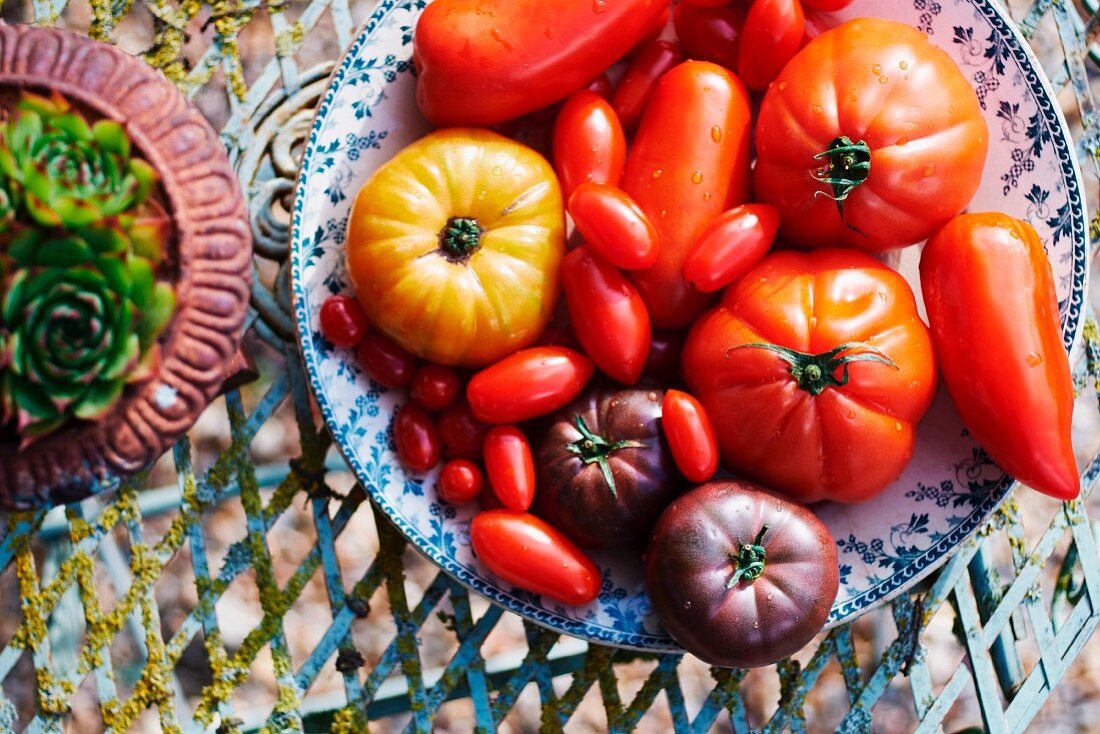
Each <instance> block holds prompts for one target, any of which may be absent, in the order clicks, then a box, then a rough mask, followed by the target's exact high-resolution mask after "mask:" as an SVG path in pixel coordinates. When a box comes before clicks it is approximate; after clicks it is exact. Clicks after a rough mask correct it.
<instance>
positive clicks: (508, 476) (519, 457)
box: [482, 426, 535, 512]
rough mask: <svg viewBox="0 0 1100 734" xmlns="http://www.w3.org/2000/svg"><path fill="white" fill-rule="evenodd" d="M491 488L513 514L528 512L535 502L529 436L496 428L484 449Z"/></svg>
mask: <svg viewBox="0 0 1100 734" xmlns="http://www.w3.org/2000/svg"><path fill="white" fill-rule="evenodd" d="M482 455H483V456H484V457H485V473H486V474H487V475H488V477H489V485H490V486H491V487H492V488H493V493H494V494H495V495H496V496H497V499H499V500H500V502H501V504H503V505H504V506H505V507H507V508H508V509H509V510H519V511H520V512H526V511H527V510H529V509H531V503H532V502H534V500H535V461H534V459H533V458H532V457H531V446H530V444H528V443H527V436H525V435H523V431H521V430H520V429H518V428H516V427H515V426H494V427H493V428H492V429H490V431H489V433H488V434H486V436H485V443H484V446H483V448H482Z"/></svg>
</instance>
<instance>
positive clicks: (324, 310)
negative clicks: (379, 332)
mask: <svg viewBox="0 0 1100 734" xmlns="http://www.w3.org/2000/svg"><path fill="white" fill-rule="evenodd" d="M320 319H321V334H323V335H324V337H325V338H326V339H328V340H329V341H330V342H332V343H333V344H335V345H336V346H338V347H354V346H355V345H356V344H358V343H359V341H360V340H361V339H362V338H363V335H364V334H366V333H367V313H366V311H364V310H363V307H362V306H360V305H359V301H357V300H355V299H354V298H352V297H351V296H342V295H336V296H329V297H328V298H326V299H325V302H324V303H323V304H321V314H320Z"/></svg>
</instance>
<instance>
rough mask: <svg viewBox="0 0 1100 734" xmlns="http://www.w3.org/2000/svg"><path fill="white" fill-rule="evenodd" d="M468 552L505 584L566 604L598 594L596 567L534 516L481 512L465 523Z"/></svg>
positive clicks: (583, 602)
mask: <svg viewBox="0 0 1100 734" xmlns="http://www.w3.org/2000/svg"><path fill="white" fill-rule="evenodd" d="M470 542H471V543H472V544H473V546H474V553H476V554H477V557H478V559H479V560H480V561H481V562H482V563H484V564H485V565H486V566H487V567H488V568H489V570H490V571H492V572H493V573H494V574H496V575H497V576H499V577H500V578H501V579H503V580H504V581H507V582H508V583H510V584H514V585H515V586H518V587H520V588H521V589H526V590H527V591H532V592H534V593H536V594H544V595H546V596H549V597H551V598H553V599H557V600H558V601H562V602H564V603H566V604H587V603H588V602H590V601H592V600H593V599H595V598H596V597H597V596H598V595H599V593H600V586H601V577H600V570H599V569H598V568H597V567H596V564H595V563H593V562H592V560H591V559H589V558H588V556H586V555H585V554H584V552H582V551H581V549H580V548H578V547H577V546H575V545H573V543H572V542H570V540H569V539H568V538H566V537H565V536H564V535H562V534H561V533H560V532H558V531H557V530H555V529H554V528H553V527H552V526H551V525H549V524H548V523H546V522H545V521H544V520H541V519H539V518H537V517H535V516H534V515H529V514H527V513H526V512H515V511H514V510H487V511H484V512H480V513H478V514H477V515H475V516H474V519H473V521H471V522H470Z"/></svg>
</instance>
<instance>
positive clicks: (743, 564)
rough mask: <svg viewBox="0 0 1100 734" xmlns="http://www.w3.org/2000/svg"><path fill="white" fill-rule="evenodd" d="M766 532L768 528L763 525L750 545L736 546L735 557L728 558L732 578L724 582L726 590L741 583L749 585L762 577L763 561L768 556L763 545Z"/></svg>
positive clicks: (741, 544)
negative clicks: (730, 564) (731, 568)
mask: <svg viewBox="0 0 1100 734" xmlns="http://www.w3.org/2000/svg"><path fill="white" fill-rule="evenodd" d="M766 532H768V526H767V525H764V526H762V527H761V528H760V532H759V533H757V534H756V540H754V541H753V542H752V544H751V545H745V544H744V543H738V544H737V555H736V556H732V555H731V556H730V561H731V562H732V563H733V564H734V569H733V576H731V577H730V580H729V581H727V582H726V588H727V589H732V588H733V587H734V586H737V585H738V584H739V583H741V582H742V581H744V582H745V583H747V584H751V583H752V582H753V581H756V580H757V579H758V578H760V576H761V575H763V573H764V566H765V560H766V558H767V555H768V553H767V551H766V550H764V545H763V541H764V533H766Z"/></svg>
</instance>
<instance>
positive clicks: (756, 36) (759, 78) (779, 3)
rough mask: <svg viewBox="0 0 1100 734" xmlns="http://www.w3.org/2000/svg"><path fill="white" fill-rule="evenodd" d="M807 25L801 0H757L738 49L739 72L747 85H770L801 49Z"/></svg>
mask: <svg viewBox="0 0 1100 734" xmlns="http://www.w3.org/2000/svg"><path fill="white" fill-rule="evenodd" d="M805 28H806V17H805V15H804V14H803V12H802V3H801V2H800V0H754V2H753V4H752V7H750V8H749V13H748V15H747V16H746V17H745V25H744V27H743V28H742V30H741V42H740V45H739V47H738V49H737V73H738V75H739V76H740V77H741V81H743V82H744V83H745V86H746V87H748V88H749V89H752V90H754V91H757V92H762V91H764V90H765V89H767V88H768V85H769V84H771V83H772V80H773V79H775V78H776V77H777V76H778V75H779V72H780V71H781V70H782V69H783V67H784V66H786V65H787V62H788V61H790V60H791V59H792V58H794V55H795V54H796V53H798V49H799V48H801V46H802V37H803V34H804V32H805Z"/></svg>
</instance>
